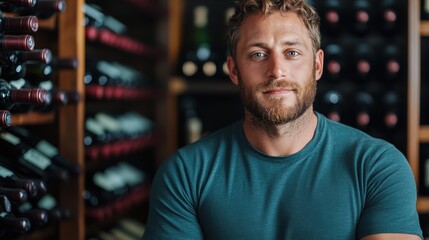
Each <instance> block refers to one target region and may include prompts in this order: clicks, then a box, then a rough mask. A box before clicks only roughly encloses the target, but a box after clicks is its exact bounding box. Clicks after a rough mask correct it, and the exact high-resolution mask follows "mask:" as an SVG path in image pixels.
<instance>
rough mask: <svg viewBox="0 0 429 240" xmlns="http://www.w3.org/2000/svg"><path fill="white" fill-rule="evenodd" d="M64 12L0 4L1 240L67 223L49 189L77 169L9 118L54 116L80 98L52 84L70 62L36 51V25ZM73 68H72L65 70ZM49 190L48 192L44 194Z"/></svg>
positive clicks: (5, 0) (27, 2) (6, 0)
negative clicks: (51, 113)
mask: <svg viewBox="0 0 429 240" xmlns="http://www.w3.org/2000/svg"><path fill="white" fill-rule="evenodd" d="M64 10H65V1H64V0H21V1H13V0H0V20H1V21H0V69H1V71H0V149H1V151H0V238H2V239H6V238H7V239H9V238H14V237H19V236H20V235H22V234H26V233H29V232H33V231H35V230H38V229H40V228H44V227H46V226H51V225H54V224H57V223H58V222H59V221H61V220H65V219H68V218H70V211H69V210H68V209H65V208H62V207H61V206H60V205H59V204H58V202H57V199H56V196H55V194H52V191H51V188H50V187H51V186H54V185H57V184H58V183H64V182H67V181H69V179H70V178H71V177H75V176H76V175H78V174H80V171H81V169H80V166H78V165H75V164H74V163H72V162H70V161H69V160H67V159H65V158H64V156H62V155H61V153H60V152H59V150H58V149H57V147H55V145H54V144H52V143H51V142H49V141H47V140H45V139H44V138H42V137H39V136H38V135H37V134H35V133H33V132H31V131H30V130H28V129H27V128H25V127H23V126H11V125H12V123H13V119H12V118H13V115H11V113H12V114H13V113H28V112H30V111H53V110H55V109H56V108H55V107H56V106H58V104H66V103H71V102H76V101H78V100H79V94H78V93H75V92H67V91H62V90H60V89H58V87H56V85H55V84H54V78H53V70H54V69H56V68H61V67H64V63H66V67H73V66H75V64H76V63H75V62H76V61H75V60H73V59H72V60H68V59H58V58H55V57H53V54H52V51H51V49H48V48H40V49H37V48H35V46H36V40H35V39H37V36H35V34H37V32H38V30H39V21H40V20H44V19H48V18H51V17H53V16H55V15H56V14H57V13H61V12H62V11H64ZM70 62H71V63H74V65H73V64H72V65H70ZM48 187H49V189H48Z"/></svg>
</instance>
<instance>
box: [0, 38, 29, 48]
mask: <svg viewBox="0 0 429 240" xmlns="http://www.w3.org/2000/svg"><path fill="white" fill-rule="evenodd" d="M34 46H35V42H34V38H33V36H31V35H2V36H0V50H18V51H19V50H21V51H31V50H33V49H34Z"/></svg>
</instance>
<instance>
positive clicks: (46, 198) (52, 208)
mask: <svg viewBox="0 0 429 240" xmlns="http://www.w3.org/2000/svg"><path fill="white" fill-rule="evenodd" d="M31 202H32V204H33V206H35V207H37V208H39V209H43V210H45V211H46V212H47V214H48V223H49V224H52V223H57V222H59V221H62V220H67V219H70V217H71V210H70V209H68V208H63V207H61V206H60V205H59V204H58V201H57V199H56V198H55V197H54V196H53V195H51V194H46V195H43V196H42V197H40V198H38V199H36V200H35V201H33V200H31Z"/></svg>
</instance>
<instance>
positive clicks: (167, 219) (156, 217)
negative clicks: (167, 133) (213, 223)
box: [143, 155, 203, 240]
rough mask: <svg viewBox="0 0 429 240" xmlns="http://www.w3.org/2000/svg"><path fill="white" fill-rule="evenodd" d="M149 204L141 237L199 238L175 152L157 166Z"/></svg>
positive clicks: (192, 202)
mask: <svg viewBox="0 0 429 240" xmlns="http://www.w3.org/2000/svg"><path fill="white" fill-rule="evenodd" d="M149 205H150V206H149V215H148V220H147V224H146V228H145V233H144V235H143V240H150V239H157V240H159V239H178V240H181V239H196V240H198V239H203V235H202V231H201V228H200V226H199V224H198V219H197V214H196V210H195V209H196V207H195V205H196V204H195V199H194V198H193V197H192V190H191V186H190V184H189V176H188V175H187V174H186V169H185V166H184V164H183V161H182V159H181V158H180V156H179V155H174V156H172V157H171V158H169V159H167V160H166V161H165V162H164V163H163V165H162V166H161V167H160V168H159V169H158V171H157V173H156V175H155V178H154V182H153V184H152V190H151V194H150V202H149Z"/></svg>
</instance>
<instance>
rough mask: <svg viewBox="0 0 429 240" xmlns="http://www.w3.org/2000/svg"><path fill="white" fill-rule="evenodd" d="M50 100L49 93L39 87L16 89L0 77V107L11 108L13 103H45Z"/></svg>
mask: <svg viewBox="0 0 429 240" xmlns="http://www.w3.org/2000/svg"><path fill="white" fill-rule="evenodd" d="M50 102H51V95H50V94H49V92H46V91H45V90H43V89H40V88H32V89H16V88H15V87H14V86H12V85H11V84H9V83H8V82H7V81H5V80H1V79H0V109H3V110H12V109H13V107H14V105H15V104H18V103H19V104H23V103H29V104H35V105H45V104H49V103H50Z"/></svg>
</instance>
